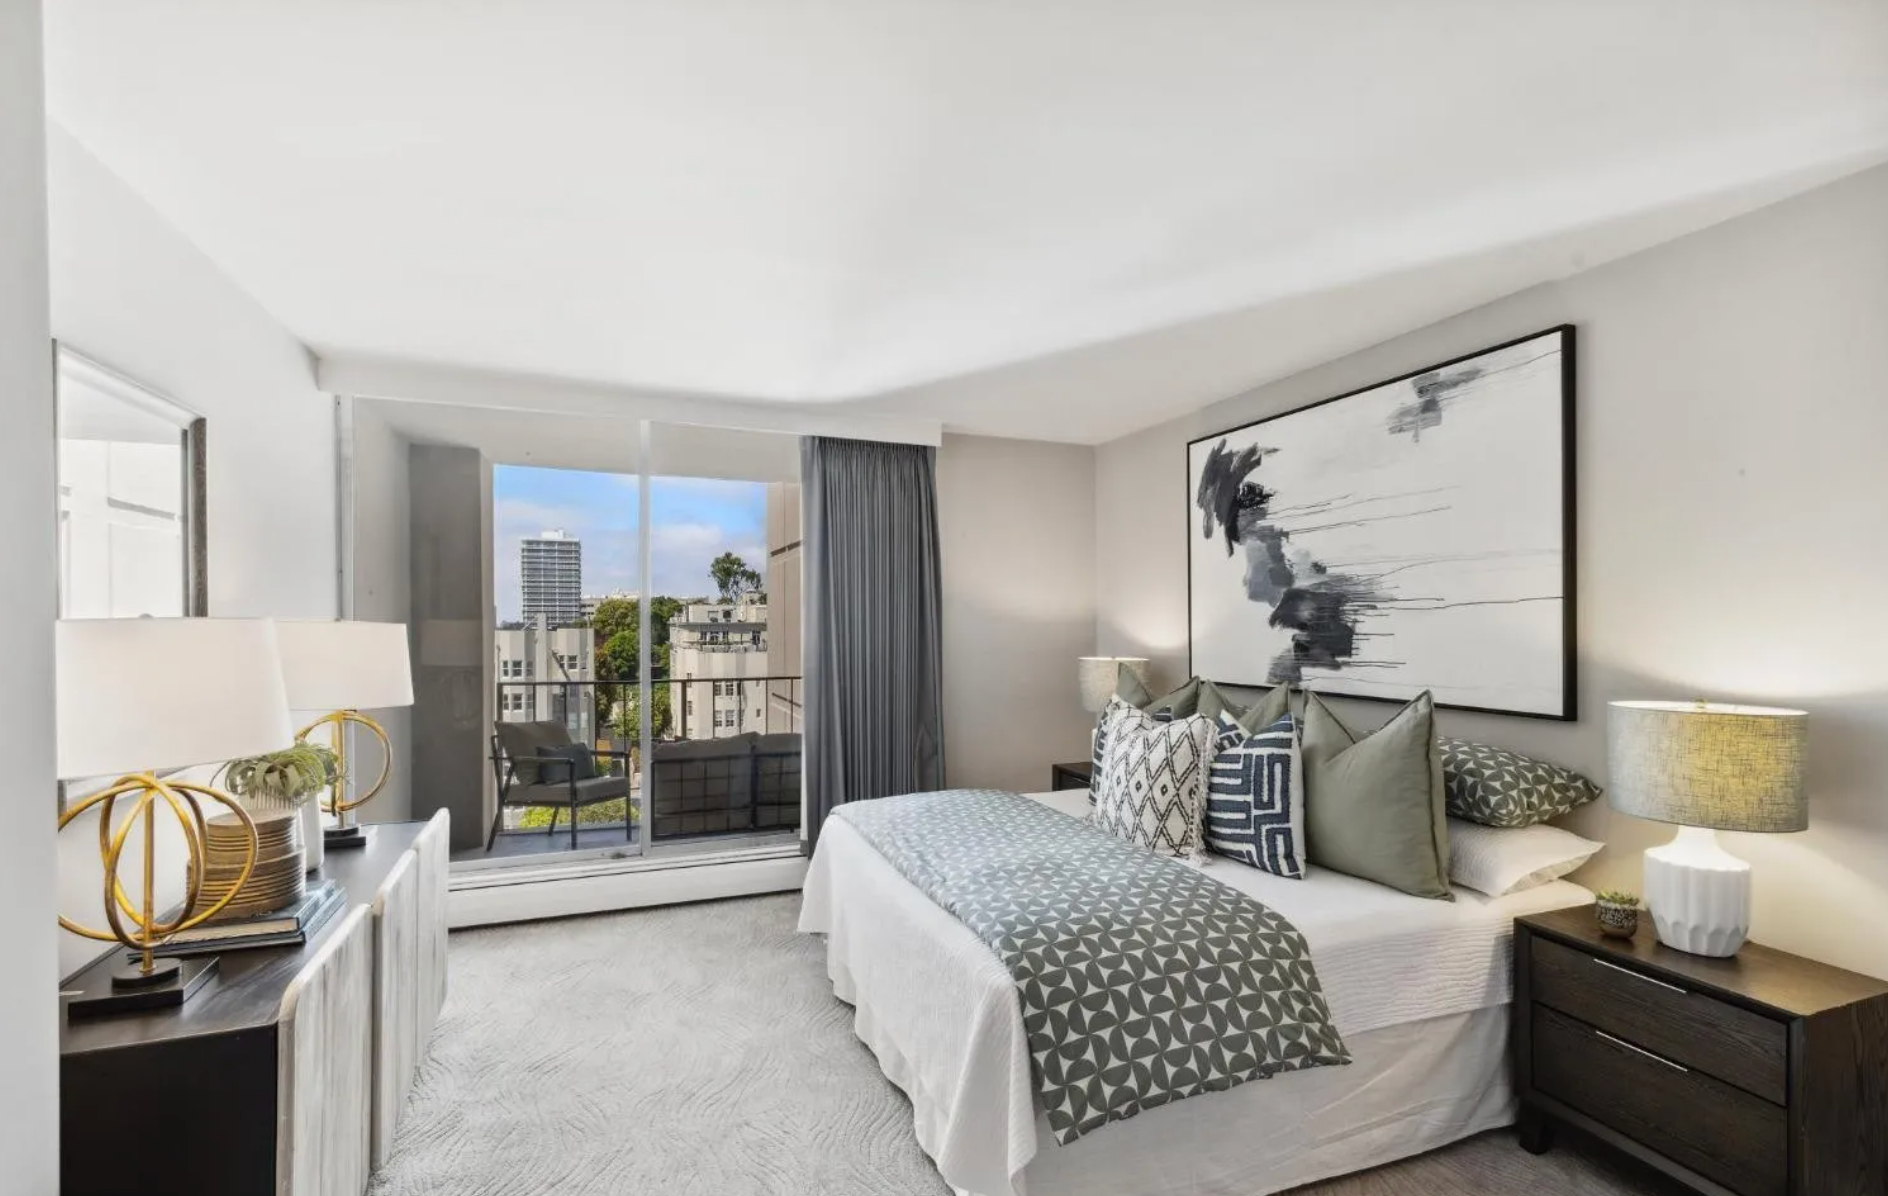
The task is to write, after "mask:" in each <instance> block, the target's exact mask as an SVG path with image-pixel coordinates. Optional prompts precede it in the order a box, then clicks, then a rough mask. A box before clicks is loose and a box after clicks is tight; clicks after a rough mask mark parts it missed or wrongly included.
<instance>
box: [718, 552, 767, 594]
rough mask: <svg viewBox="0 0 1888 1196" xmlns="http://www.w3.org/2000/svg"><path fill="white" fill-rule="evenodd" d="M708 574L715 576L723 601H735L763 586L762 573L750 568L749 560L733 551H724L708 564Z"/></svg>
mask: <svg viewBox="0 0 1888 1196" xmlns="http://www.w3.org/2000/svg"><path fill="white" fill-rule="evenodd" d="M708 576H710V577H712V578H714V582H715V587H716V588H717V589H719V590H720V591H721V600H722V601H723V602H733V601H735V600H736V599H738V598H740V597H741V596H742V595H743V594H751V593H753V592H754V591H756V590H758V589H760V587H761V576H760V574H758V573H756V572H754V571H753V570H752V569H750V568H748V567H747V562H746V561H744V560H742V559H741V558H740V557H738V556H735V555H734V554H733V553H732V552H724V553H722V554H721V555H720V556H718V557H716V558H715V559H714V561H713V562H712V563H710V564H709V566H708Z"/></svg>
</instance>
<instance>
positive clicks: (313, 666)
mask: <svg viewBox="0 0 1888 1196" xmlns="http://www.w3.org/2000/svg"><path fill="white" fill-rule="evenodd" d="M276 634H277V635H279V636H280V637H281V641H282V679H283V680H284V681H285V682H287V684H288V704H289V708H290V709H291V710H319V711H329V710H380V709H384V708H386V707H388V706H411V705H412V704H413V668H412V665H411V663H410V661H409V660H408V657H407V647H406V624H405V623H361V622H355V621H352V620H335V619H322V620H313V619H309V620H303V619H280V620H277V622H276Z"/></svg>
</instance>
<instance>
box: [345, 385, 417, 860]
mask: <svg viewBox="0 0 1888 1196" xmlns="http://www.w3.org/2000/svg"><path fill="white" fill-rule="evenodd" d="M380 407H381V405H380V404H377V403H362V402H357V403H354V404H353V431H354V435H353V440H352V453H353V456H352V459H351V461H350V462H349V468H348V476H349V477H350V479H351V481H352V483H353V493H352V494H351V495H350V496H349V499H348V501H347V503H346V504H345V507H346V512H347V518H348V520H349V522H350V524H351V531H350V535H351V536H352V539H353V561H352V568H351V570H350V573H349V582H350V587H349V590H350V592H349V599H350V605H351V609H350V610H348V611H346V612H344V613H345V614H346V615H347V616H348V617H349V618H353V619H368V620H372V621H374V622H380V623H407V624H408V634H409V639H408V652H409V654H411V653H412V643H411V630H412V628H411V620H412V618H413V603H412V592H413V585H412V553H411V550H410V549H409V547H408V542H409V540H410V535H409V529H408V526H407V523H408V488H407V467H406V457H407V448H408V441H407V439H406V437H404V436H402V435H400V434H399V433H398V432H397V431H395V430H394V429H393V427H392V426H391V425H390V424H388V422H387V420H386V418H385V416H384V415H383V414H382V412H381V410H380ZM373 716H374V717H375V718H376V719H378V720H379V721H380V725H381V727H382V729H384V730H385V731H386V732H387V739H388V742H389V743H390V744H391V745H392V749H393V771H392V774H391V775H390V776H389V777H388V778H387V785H386V787H385V788H384V789H382V790H381V791H380V795H379V796H378V797H376V798H374V800H373V801H372V802H371V803H369V804H368V805H365V806H362V807H361V808H360V810H359V815H360V818H361V820H362V821H363V822H400V821H404V820H405V819H407V818H410V817H411V816H412V809H413V790H412V748H413V712H412V710H411V708H409V707H402V708H400V709H397V710H376V711H374V712H373ZM379 750H380V749H379V748H378V747H377V746H375V745H373V744H370V743H368V742H367V737H366V736H364V735H361V734H360V733H359V732H358V731H356V732H355V733H354V735H353V737H352V738H351V739H350V740H349V742H348V751H349V752H350V753H352V754H353V756H352V758H353V759H356V760H366V761H371V760H373V759H374V758H375V754H376V753H377V752H378V751H379ZM371 766H372V765H371V764H370V765H369V767H371ZM371 781H372V778H371V777H369V778H368V779H367V780H366V781H363V782H362V783H363V784H367V783H370V782H371Z"/></svg>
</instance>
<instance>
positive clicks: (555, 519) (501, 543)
mask: <svg viewBox="0 0 1888 1196" xmlns="http://www.w3.org/2000/svg"><path fill="white" fill-rule="evenodd" d="M638 490H639V487H638V484H637V478H636V477H635V476H634V475H629V474H615V473H597V472H591V471H586V470H574V469H552V468H545V467H540V466H523V465H498V466H494V467H493V470H492V534H493V554H492V556H493V560H492V578H493V588H494V590H495V591H496V592H495V594H494V599H495V601H496V604H497V608H498V609H497V614H498V621H499V622H501V623H506V622H515V621H517V620H518V619H519V618H520V615H521V609H520V598H521V593H520V591H521V579H520V575H519V548H520V543H521V542H522V541H523V540H524V539H525V538H527V537H535V536H538V535H541V534H543V533H544V532H546V531H550V530H557V529H561V530H562V531H564V532H565V533H567V534H568V535H570V536H571V537H573V538H575V539H577V540H579V541H581V542H582V544H583V587H582V588H583V592H584V593H585V594H586V595H591V596H601V595H607V594H611V593H617V592H624V593H641V592H642V591H643V590H644V589H645V587H644V586H643V585H642V581H641V576H640V573H641V571H640V569H639V568H638V560H637V543H636V541H637V525H638V522H639V514H640V512H639V505H640V494H639V492H638ZM649 490H650V495H649V497H650V509H651V514H652V517H653V522H652V526H651V529H650V540H651V544H650V553H651V557H652V571H653V583H654V584H653V585H651V586H649V587H647V588H648V589H649V590H651V591H652V592H654V593H656V594H665V595H669V596H673V597H677V598H686V597H696V596H702V595H707V594H710V593H711V592H712V591H713V589H714V583H713V582H712V581H711V580H710V578H709V573H708V566H709V563H710V562H711V561H713V560H714V559H715V558H716V557H717V556H719V555H721V554H722V553H723V552H732V553H734V554H735V555H736V556H739V557H741V558H742V559H743V560H744V561H746V562H747V564H748V565H749V566H750V567H752V568H754V569H756V570H760V571H762V572H764V571H765V569H766V564H767V536H766V518H767V487H766V485H765V484H764V483H761V482H743V481H731V480H724V479H719V478H682V477H657V478H651V479H650V483H649Z"/></svg>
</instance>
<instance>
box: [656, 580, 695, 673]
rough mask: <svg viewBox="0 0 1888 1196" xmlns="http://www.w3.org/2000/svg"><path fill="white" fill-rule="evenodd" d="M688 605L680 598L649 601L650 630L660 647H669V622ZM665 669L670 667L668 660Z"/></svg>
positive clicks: (665, 662) (660, 598)
mask: <svg viewBox="0 0 1888 1196" xmlns="http://www.w3.org/2000/svg"><path fill="white" fill-rule="evenodd" d="M687 605H688V604H687V603H686V602H683V601H682V600H681V599H680V598H663V597H656V598H651V599H650V600H649V629H650V631H651V632H653V633H654V635H653V641H652V642H654V643H655V644H656V645H657V646H658V647H667V646H668V643H669V620H670V619H673V618H674V617H675V616H677V615H679V614H681V613H682V609H683V608H684V607H686V606H687ZM663 667H664V668H666V667H668V662H667V660H664V661H663Z"/></svg>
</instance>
